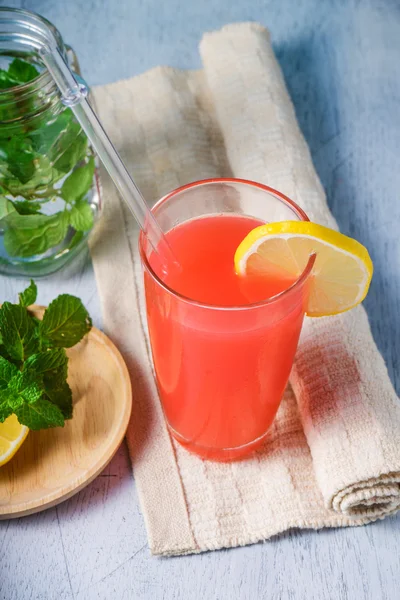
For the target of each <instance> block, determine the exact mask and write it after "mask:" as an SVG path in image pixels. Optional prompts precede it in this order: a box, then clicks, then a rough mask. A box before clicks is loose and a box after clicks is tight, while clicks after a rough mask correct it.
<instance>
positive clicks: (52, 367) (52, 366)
mask: <svg viewBox="0 0 400 600" xmlns="http://www.w3.org/2000/svg"><path fill="white" fill-rule="evenodd" d="M67 365H68V357H67V355H66V353H65V350H64V348H53V349H52V350H46V351H45V352H39V353H38V354H33V355H32V356H30V357H29V358H28V360H26V361H25V364H24V370H31V371H34V372H35V373H42V374H44V373H46V374H49V375H50V376H52V375H53V373H54V374H56V375H58V373H59V371H58V370H59V369H60V367H63V373H64V375H63V379H65V378H66V376H67Z"/></svg>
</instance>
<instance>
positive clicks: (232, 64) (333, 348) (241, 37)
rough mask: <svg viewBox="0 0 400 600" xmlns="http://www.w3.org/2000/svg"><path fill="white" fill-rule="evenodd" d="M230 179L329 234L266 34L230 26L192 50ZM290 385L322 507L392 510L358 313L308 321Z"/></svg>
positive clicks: (371, 361) (359, 515) (391, 423)
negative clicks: (271, 195) (258, 188)
mask: <svg viewBox="0 0 400 600" xmlns="http://www.w3.org/2000/svg"><path fill="white" fill-rule="evenodd" d="M200 52H201V56H202V59H203V63H204V68H205V72H206V77H207V82H208V86H209V89H210V92H211V94H212V96H213V99H214V104H215V109H216V113H217V116H218V120H219V124H220V127H221V130H222V134H223V136H224V139H225V147H226V149H227V155H228V159H229V162H230V165H231V168H232V171H233V174H234V176H235V177H240V178H245V179H253V180H256V181H260V182H264V183H266V184H268V185H270V186H271V187H274V188H276V189H279V190H280V191H282V192H284V193H285V194H287V195H288V196H289V197H291V198H292V199H293V200H295V201H296V202H297V203H298V204H299V205H300V206H302V207H303V208H304V210H305V211H306V212H307V214H308V215H309V217H310V218H311V219H312V220H313V221H316V222H318V223H322V224H324V225H326V226H329V227H335V228H336V227H337V225H336V222H335V219H334V218H333V216H332V215H331V213H330V211H329V208H328V205H327V202H326V197H325V194H324V191H323V188H322V185H321V183H320V181H319V179H318V176H317V174H316V172H315V169H314V167H313V164H312V159H311V155H310V152H309V149H308V146H307V144H306V142H305V140H304V138H303V136H302V134H301V131H300V129H299V126H298V123H297V120H296V116H295V111H294V108H293V105H292V102H291V100H290V98H289V95H288V92H287V90H286V86H285V83H284V78H283V75H282V72H281V69H280V67H279V64H278V62H277V60H276V58H275V55H274V52H273V50H272V46H271V43H270V36H269V33H268V31H267V30H266V29H265V28H264V27H262V26H261V25H258V24H255V23H248V24H234V25H228V26H226V27H224V28H223V29H222V30H221V31H218V32H213V33H209V34H206V35H205V36H204V38H203V40H202V42H201V45H200ZM291 384H292V386H293V389H294V392H295V394H296V398H297V402H298V406H299V411H300V416H301V420H302V423H303V427H304V431H305V434H306V438H307V442H308V445H309V447H310V451H311V455H312V459H313V466H314V471H315V476H316V480H317V483H318V486H319V488H320V491H321V493H322V496H323V499H324V503H325V505H326V507H327V508H329V509H331V510H333V511H335V512H337V513H339V514H342V515H343V516H346V517H352V518H354V521H356V520H359V519H364V520H365V521H372V520H375V519H377V518H380V517H384V516H386V515H388V514H391V513H393V512H395V511H396V510H398V509H399V508H400V406H399V403H398V400H397V397H396V394H395V392H394V389H393V387H392V385H391V382H390V379H389V376H388V373H387V369H386V367H385V364H384V361H383V359H382V357H381V355H380V354H379V351H378V349H377V347H376V345H375V343H374V341H373V338H372V334H371V331H370V328H369V324H368V320H367V317H366V314H365V311H364V309H363V308H362V307H358V308H357V309H355V310H353V311H351V312H350V313H348V314H345V315H339V316H337V317H329V318H325V319H318V320H312V319H307V320H306V323H305V326H304V329H303V334H302V338H301V342H300V345H299V349H298V353H297V357H296V361H295V365H294V368H293V372H292V375H291Z"/></svg>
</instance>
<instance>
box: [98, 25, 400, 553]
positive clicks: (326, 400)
mask: <svg viewBox="0 0 400 600" xmlns="http://www.w3.org/2000/svg"><path fill="white" fill-rule="evenodd" d="M200 52H201V56H202V60H203V66H204V68H203V70H201V71H180V70H176V69H170V68H161V67H158V68H156V69H153V70H152V71H150V72H148V73H145V74H144V75H141V76H138V77H135V78H133V79H131V80H128V81H121V82H118V83H114V84H110V85H106V86H103V87H99V88H96V89H95V93H94V95H95V100H96V104H97V107H98V112H99V115H100V118H101V120H102V122H103V124H104V126H105V128H106V130H107V131H108V132H109V134H110V136H111V138H112V140H113V141H114V143H115V145H116V147H117V149H118V150H119V152H120V153H121V155H122V158H123V159H124V161H125V162H126V164H127V166H128V168H129V169H130V170H131V172H132V173H133V175H134V177H135V179H136V181H137V183H138V185H139V186H140V188H141V189H142V191H143V193H144V195H145V197H146V198H147V199H148V200H149V201H155V200H157V199H158V198H160V197H161V196H163V195H164V194H165V193H167V192H168V191H170V190H172V189H174V188H176V187H178V186H179V185H182V184H185V183H188V182H190V181H195V180H197V179H203V178H207V177H218V176H232V175H233V176H234V177H239V178H245V179H253V180H255V181H260V182H263V183H266V184H268V185H270V186H272V187H274V188H276V189H279V190H280V191H282V192H284V193H285V194H287V195H288V196H289V197H291V198H292V199H293V200H295V201H296V202H297V203H298V204H299V205H300V206H302V207H303V208H304V209H305V211H306V212H307V213H308V215H309V217H310V218H311V219H312V220H314V221H316V222H318V223H322V224H324V225H327V226H330V227H336V223H335V221H334V219H333V217H332V215H331V214H330V212H329V209H328V206H327V203H326V199H325V195H324V191H323V189H322V187H321V184H320V182H319V180H318V177H317V175H316V173H315V170H314V167H313V165H312V161H311V157H310V153H309V150H308V147H307V145H306V143H305V141H304V139H303V136H302V134H301V132H300V129H299V127H298V124H297V122H296V117H295V113H294V109H293V106H292V103H291V101H290V98H289V96H288V93H287V91H286V88H285V84H284V80H283V77H282V74H281V71H280V68H279V65H278V63H277V61H276V58H275V56H274V53H273V50H272V48H271V44H270V39H269V34H268V32H267V31H266V30H265V29H264V28H263V27H261V26H260V25H257V24H251V23H242V24H235V25H229V26H226V27H224V28H223V29H222V30H221V31H218V32H215V33H211V34H206V35H205V36H204V38H203V40H202V42H201V45H200ZM102 182H103V194H102V197H103V204H104V206H103V218H102V220H101V223H100V225H99V227H98V230H97V235H95V236H94V238H93V240H92V244H91V253H92V258H93V264H94V269H95V274H96V279H97V284H98V290H99V293H100V297H101V302H102V309H103V316H104V328H105V331H106V333H107V334H108V335H109V336H110V337H111V338H112V339H113V340H114V342H115V343H116V344H117V345H118V347H119V348H120V349H121V351H122V352H123V354H124V357H125V359H126V361H127V364H128V367H129V370H130V374H131V377H132V384H133V385H132V387H133V412H132V419H131V423H130V425H129V429H128V433H127V440H128V446H129V452H130V456H131V460H132V465H133V471H134V476H135V480H136V484H137V489H138V493H139V499H140V503H141V507H142V511H143V515H144V519H145V522H146V527H147V532H148V538H149V546H150V549H151V551H152V553H154V554H164V555H176V554H186V553H191V552H201V551H204V550H213V549H217V548H222V547H232V546H238V545H244V544H250V543H254V542H257V541H260V540H265V539H267V538H269V537H271V536H273V535H274V534H277V533H279V532H282V531H285V530H287V529H289V528H293V527H299V528H321V527H335V526H349V525H362V524H365V523H368V522H370V521H373V520H375V519H377V518H382V517H384V516H386V515H389V514H392V513H394V512H395V511H397V510H398V509H399V508H400V405H399V403H398V399H397V397H396V395H395V392H394V390H393V388H392V385H391V383H390V380H389V377H388V374H387V370H386V367H385V365H384V362H383V359H382V357H381V356H380V354H379V352H378V350H377V348H376V346H375V343H374V341H373V339H372V335H371V332H370V328H369V325H368V320H367V317H366V314H365V311H364V309H363V308H361V307H359V308H357V309H355V310H353V311H351V312H349V313H347V314H345V315H342V316H337V317H331V318H323V319H314V320H313V319H307V320H306V322H305V325H304V328H303V333H302V337H301V341H300V345H299V349H298V352H297V355H296V360H295V365H294V368H293V371H292V375H291V379H290V383H291V386H290V387H289V388H288V390H287V392H286V394H285V397H284V399H283V401H282V404H281V407H280V409H279V411H278V415H277V418H276V419H275V422H274V424H273V426H272V427H271V429H270V431H269V434H268V436H267V439H266V442H265V444H264V446H263V448H262V449H261V450H260V451H258V452H256V453H255V454H254V455H253V456H252V457H251V458H249V459H247V460H245V461H241V462H237V463H231V464H218V463H213V462H207V461H203V460H201V459H200V458H197V457H196V456H194V455H191V454H189V453H188V452H187V451H186V450H184V449H183V448H181V447H180V446H179V444H177V443H175V442H174V441H173V440H172V439H171V438H170V436H169V433H168V430H167V428H166V425H165V422H164V419H163V414H162V411H161V407H160V402H159V398H158V395H157V390H156V386H155V382H154V377H153V368H152V362H151V354H150V348H149V342H148V336H147V329H146V317H145V308H144V298H143V282H142V272H141V265H140V260H139V256H138V251H137V227H136V225H135V222H134V219H133V217H132V216H131V215H130V214H129V212H128V211H127V209H126V208H125V206H124V205H123V204H122V202H121V201H120V199H119V198H118V195H117V193H116V190H115V188H114V186H113V184H112V183H111V182H110V180H109V178H108V177H107V176H106V175H105V173H102Z"/></svg>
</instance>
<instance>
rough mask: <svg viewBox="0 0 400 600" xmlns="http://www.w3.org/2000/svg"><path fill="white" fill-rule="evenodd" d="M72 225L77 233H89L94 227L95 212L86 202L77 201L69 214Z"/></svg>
mask: <svg viewBox="0 0 400 600" xmlns="http://www.w3.org/2000/svg"><path fill="white" fill-rule="evenodd" d="M69 218H70V223H71V225H72V227H73V228H74V229H75V230H76V231H88V230H89V229H91V228H92V226H93V211H92V209H91V208H90V205H89V204H88V203H87V202H86V201H85V200H77V201H76V202H75V204H74V206H73V207H72V208H71V211H70V213H69Z"/></svg>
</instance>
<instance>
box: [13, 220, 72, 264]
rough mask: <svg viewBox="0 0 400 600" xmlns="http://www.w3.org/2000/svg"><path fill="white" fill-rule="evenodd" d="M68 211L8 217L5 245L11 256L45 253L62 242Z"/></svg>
mask: <svg viewBox="0 0 400 600" xmlns="http://www.w3.org/2000/svg"><path fill="white" fill-rule="evenodd" d="M68 222H69V217H68V212H67V211H63V212H59V213H56V214H55V215H52V216H48V215H41V214H36V215H19V214H18V213H12V214H11V215H10V216H9V217H7V229H6V231H5V233H4V247H5V249H6V250H7V252H8V254H9V255H10V256H21V257H28V256H34V255H35V254H43V253H44V252H46V250H48V249H49V248H52V247H54V246H56V245H57V244H59V243H60V242H62V240H63V239H64V238H65V235H66V233H67V229H68Z"/></svg>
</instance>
